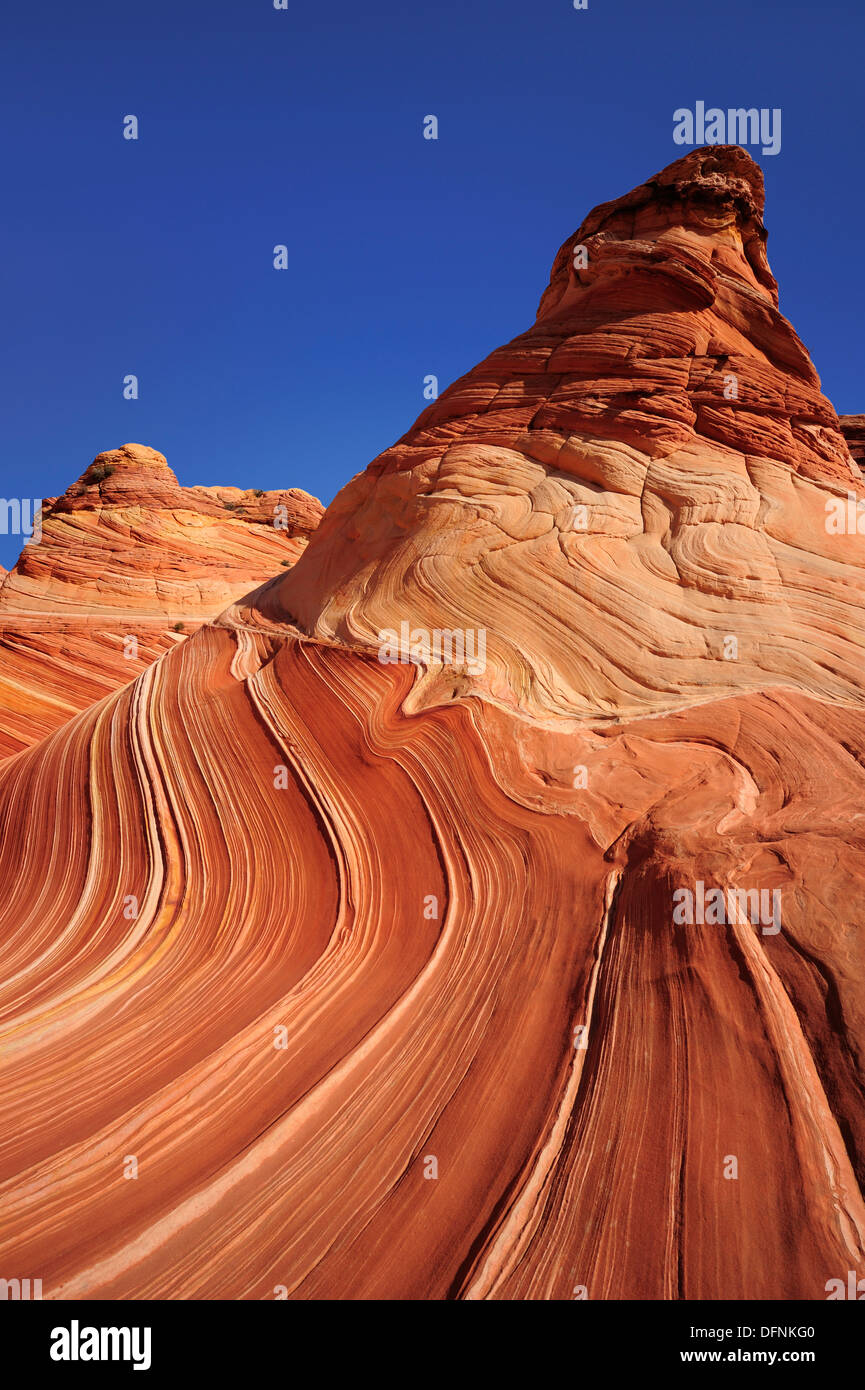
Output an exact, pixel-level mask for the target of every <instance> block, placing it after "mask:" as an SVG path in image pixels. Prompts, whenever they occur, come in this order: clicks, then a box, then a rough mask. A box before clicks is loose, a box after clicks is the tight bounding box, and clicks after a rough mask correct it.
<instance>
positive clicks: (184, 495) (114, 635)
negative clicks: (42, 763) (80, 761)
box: [0, 444, 323, 756]
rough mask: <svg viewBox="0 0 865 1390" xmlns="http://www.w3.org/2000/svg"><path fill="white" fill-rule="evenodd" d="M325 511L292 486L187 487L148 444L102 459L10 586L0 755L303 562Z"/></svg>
mask: <svg viewBox="0 0 865 1390" xmlns="http://www.w3.org/2000/svg"><path fill="white" fill-rule="evenodd" d="M322 512H323V508H322V506H321V504H320V502H318V500H317V499H316V498H314V497H310V496H309V495H308V494H307V493H305V492H301V491H300V490H299V489H294V488H293V489H289V490H287V491H277V492H264V491H261V490H246V491H242V490H241V489H240V488H233V487H190V488H183V487H181V486H180V484H179V483H178V481H177V478H176V477H175V475H174V473H173V472H172V470H171V469H170V468H169V467H168V464H167V462H166V460H165V458H164V457H163V455H162V454H160V453H158V452H157V450H155V449H151V448H148V447H147V446H145V445H141V444H124V445H123V446H122V448H120V449H113V450H110V451H108V452H106V453H103V454H99V455H98V456H97V457H96V458H95V459H94V461H93V463H92V464H91V465H90V467H89V468H88V469H86V471H85V472H84V473H83V474H82V475H81V477H80V478H79V479H78V481H77V482H76V483H73V484H72V486H71V487H69V488H68V489H67V491H66V492H65V493H64V495H63V496H62V497H59V498H46V499H45V500H44V501H43V505H42V531H41V537H40V538H39V539H38V541H37V539H36V537H35V536H34V538H33V539H32V540H31V541H29V542H28V543H27V544H25V545H24V548H23V550H22V552H21V556H20V558H19V560H18V562H17V564H16V565H15V566H14V567H13V569H11V570H10V571H9V572H8V574H5V572H4V577H3V580H2V584H0V756H5V755H8V754H9V753H14V752H17V751H19V749H21V748H22V747H26V746H27V745H29V744H30V743H33V742H34V741H36V740H38V739H39V738H43V737H44V736H45V734H46V733H48V732H49V731H50V730H51V729H53V728H56V727H57V725H58V724H59V723H63V722H65V720H67V719H69V718H70V717H71V716H72V715H73V714H75V713H77V712H78V711H79V710H81V709H84V708H86V707H87V706H88V705H90V704H92V703H93V701H94V700H98V699H101V698H102V697H103V696H105V695H106V694H108V693H109V692H110V691H112V690H115V689H116V688H117V686H118V685H120V684H124V683H125V682H127V681H129V680H131V679H133V678H134V677H135V676H136V675H137V674H138V673H139V672H140V671H141V670H143V669H144V667H145V666H146V665H148V664H149V663H150V662H151V661H153V660H154V659H155V658H156V657H157V656H159V655H160V654H161V653H162V652H164V651H166V650H168V649H170V648H171V647H172V646H173V645H175V643H177V642H179V641H183V640H184V636H185V635H188V633H189V632H190V631H194V629H195V628H196V627H197V626H198V625H199V624H200V623H201V622H203V621H204V620H205V619H207V618H212V617H214V616H215V615H216V614H218V613H219V612H220V611H221V610H222V609H224V608H225V607H226V605H227V604H229V603H230V602H231V601H232V600H233V599H236V598H237V597H238V596H239V595H241V594H244V593H247V592H248V591H249V590H250V589H254V588H256V587H257V586H258V585H260V584H261V583H262V582H263V581H264V580H266V579H268V578H270V577H271V576H272V575H274V574H275V573H278V572H280V570H281V568H282V567H284V566H286V565H290V564H293V563H294V562H295V561H296V559H297V557H298V556H299V555H300V554H301V552H302V550H303V548H304V546H305V545H306V543H307V540H308V537H309V535H310V534H311V532H312V531H313V530H314V528H315V526H316V525H317V524H318V520H319V518H320V517H321V515H322Z"/></svg>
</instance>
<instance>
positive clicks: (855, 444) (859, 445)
mask: <svg viewBox="0 0 865 1390" xmlns="http://www.w3.org/2000/svg"><path fill="white" fill-rule="evenodd" d="M838 418H839V420H840V421H841V430H842V432H843V434H844V438H845V439H846V440H847V447H848V448H849V450H850V453H851V454H852V455H853V457H854V459H855V460H856V464H857V467H858V468H859V469H860V470H862V471H865V415H840V416H839V417H838Z"/></svg>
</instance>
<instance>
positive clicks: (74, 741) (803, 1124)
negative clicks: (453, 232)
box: [0, 147, 865, 1300]
mask: <svg viewBox="0 0 865 1390" xmlns="http://www.w3.org/2000/svg"><path fill="white" fill-rule="evenodd" d="M762 212H763V191H762V180H761V177H760V174H759V171H758V169H757V167H756V166H755V165H754V164H753V162H752V161H751V160H750V158H749V157H748V156H747V155H746V154H745V153H743V151H741V150H739V149H737V148H732V147H712V148H711V149H709V150H697V151H695V152H694V153H692V154H689V155H688V156H686V158H684V159H682V160H679V161H678V162H677V163H676V164H674V165H672V166H671V167H670V168H669V169H666V170H664V171H663V173H661V174H659V175H657V176H656V177H655V178H654V179H652V180H650V181H649V182H648V183H647V184H645V185H644V186H642V187H641V188H639V189H636V190H634V192H632V193H630V194H628V195H627V196H626V197H625V198H622V199H619V200H618V201H617V202H615V203H609V204H606V205H604V206H603V207H601V208H598V209H596V210H595V212H593V213H592V214H590V216H589V217H588V218H587V219H586V221H585V222H584V223H583V225H582V227H581V228H580V229H579V231H578V233H577V234H576V235H575V236H574V237H571V238H569V239H568V241H567V242H566V243H565V245H564V247H563V248H562V250H561V252H560V253H559V255H558V257H557V258H556V261H555V264H554V267H553V275H552V278H551V282H550V286H549V288H548V290H547V291H546V292H545V294H544V296H543V298H542V300H541V307H540V311H539V315H538V319H537V322H536V323H535V325H534V326H533V327H532V328H530V329H529V330H528V331H527V332H526V333H524V334H523V335H521V336H520V337H518V338H517V339H515V340H514V341H513V342H512V343H510V344H509V345H508V346H507V347H504V348H500V349H498V350H497V351H496V352H494V353H493V354H492V355H491V356H490V357H489V358H488V359H487V360H486V361H485V362H483V363H482V364H481V365H480V366H479V367H477V368H476V369H474V370H473V371H472V372H470V373H468V375H467V376H466V377H464V378H463V379H462V380H461V381H458V382H457V383H455V384H454V385H453V386H452V387H451V388H450V389H449V390H448V391H447V392H445V393H444V395H443V396H442V397H441V398H440V399H439V400H438V401H436V402H435V403H434V404H433V405H432V406H430V408H429V409H428V410H427V411H425V412H424V414H423V415H422V416H421V418H420V420H419V421H418V422H417V424H416V425H415V426H414V428H413V429H412V430H410V431H409V433H408V434H407V435H406V436H405V438H404V439H403V440H401V441H400V443H399V444H397V445H396V446H394V447H393V448H392V449H390V450H387V451H386V452H385V453H384V454H383V455H382V456H381V457H380V458H379V459H377V460H376V461H375V462H374V463H373V464H372V465H371V466H370V467H369V468H368V469H367V471H366V472H365V473H364V474H362V475H360V476H359V477H357V478H355V479H354V480H353V481H352V482H351V483H349V484H348V486H347V487H346V488H345V489H344V490H343V492H342V493H341V494H340V496H339V497H338V498H337V499H336V500H335V501H334V502H333V504H332V505H331V507H330V508H329V509H328V511H327V513H326V515H325V518H324V520H323V522H322V524H321V526H320V527H319V528H318V530H317V531H316V532H315V534H314V536H313V538H312V540H311V541H310V544H309V546H308V547H307V549H306V550H305V552H304V554H303V555H302V556H301V558H300V560H299V561H298V563H297V565H296V566H295V567H294V568H293V569H292V570H290V571H289V572H288V574H287V575H285V576H282V577H280V576H277V577H275V578H274V579H272V580H271V581H270V582H269V583H268V584H266V585H264V586H263V587H262V588H261V589H260V590H258V591H257V592H256V593H254V594H251V595H249V596H248V597H247V598H246V599H244V600H242V601H240V602H238V603H235V604H234V605H233V606H232V607H230V608H229V609H228V610H227V611H226V612H225V614H224V615H223V616H222V617H221V618H220V619H219V620H218V621H216V622H213V623H210V624H208V625H205V626H204V627H203V628H202V629H201V630H200V631H198V632H197V633H196V634H195V636H193V637H192V638H191V639H190V640H189V641H187V642H185V643H183V644H182V645H181V646H180V647H178V648H177V649H176V650H174V651H171V652H170V653H168V654H167V655H166V656H164V657H163V658H162V659H161V660H160V661H158V662H156V663H155V664H154V665H152V666H151V667H149V668H148V669H147V670H146V671H145V672H144V673H143V674H142V675H141V676H140V677H139V678H138V680H136V682H135V683H134V684H133V685H131V686H128V687H126V688H125V689H123V690H121V691H119V692H118V693H117V694H115V695H114V696H113V697H112V698H111V699H109V700H106V701H104V702H102V703H101V704H100V705H98V706H96V707H94V708H92V709H89V710H87V711H86V712H83V713H82V714H81V715H79V716H78V717H77V718H76V719H74V720H73V721H72V722H71V723H70V724H68V725H67V726H66V727H65V728H64V729H62V730H59V731H58V732H56V733H54V734H53V735H52V736H51V737H50V738H48V739H47V740H45V742H43V743H42V744H41V745H40V746H39V747H37V748H33V749H31V750H29V751H28V752H25V753H23V754H22V755H21V756H20V757H18V758H16V759H14V760H12V761H11V762H10V763H8V764H7V765H6V766H5V768H4V769H3V772H2V775H0V823H2V826H3V830H4V834H3V838H2V848H0V875H2V881H3V883H4V887H5V894H4V902H3V906H2V920H0V957H2V959H0V973H2V979H3V981H4V983H3V986H2V989H0V1026H2V1029H3V1035H4V1036H3V1040H2V1041H3V1046H2V1048H0V1134H2V1136H3V1138H2V1141H0V1223H2V1236H0V1263H2V1265H3V1267H4V1268H5V1267H6V1266H8V1267H9V1268H10V1269H11V1268H12V1267H13V1266H14V1268H15V1269H16V1270H19V1271H21V1272H22V1274H24V1273H31V1274H33V1275H37V1274H38V1275H39V1276H41V1277H42V1278H43V1281H44V1286H45V1296H46V1297H54V1298H79V1297H83V1298H126V1297H137V1298H250V1299H269V1298H273V1297H286V1296H287V1297H289V1298H293V1299H310V1298H312V1299H316V1298H340V1299H344V1298H349V1299H366V1298H400V1299H405V1298H416V1299H444V1298H458V1299H526V1298H527V1299H571V1298H573V1297H575V1296H583V1294H585V1295H586V1296H588V1297H589V1298H593V1299H598V1298H602V1299H603V1298H631V1299H634V1298H668V1299H679V1298H686V1299H711V1298H733V1299H744V1298H766V1299H768V1298H781V1299H821V1300H822V1299H825V1297H826V1287H827V1283H828V1281H830V1280H833V1279H836V1278H839V1279H842V1280H843V1279H846V1277H847V1271H848V1270H854V1271H855V1272H856V1274H857V1276H858V1277H861V1276H862V1275H863V1274H865V1269H863V1265H865V1256H863V1238H865V1205H863V1200H862V1194H861V1184H862V1182H863V1178H865V1119H863V1108H862V1104H861V1080H862V1065H863V1064H862V1056H863V1048H865V1006H863V991H862V983H863V977H865V955H863V940H865V936H863V932H862V931H861V928H860V921H861V917H862V911H863V909H862V906H861V904H862V892H861V886H862V882H863V876H865V836H863V834H862V833H860V827H859V821H860V818H861V816H860V807H861V804H862V800H863V795H865V715H863V710H862V696H863V689H865V659H863V658H865V652H863V638H862V627H861V611H862V600H863V592H862V591H863V567H865V538H863V537H860V536H859V535H858V533H857V530H856V528H855V526H854V527H853V529H852V532H851V533H850V534H846V533H844V532H843V531H842V530H840V529H839V528H838V527H837V526H836V528H835V529H834V530H833V529H832V528H831V526H829V525H828V524H827V523H828V522H829V521H830V520H831V519H832V518H833V517H835V519H836V520H837V515H838V504H839V503H840V505H841V510H842V512H843V510H844V507H845V506H846V503H847V494H848V492H849V491H850V490H854V491H855V490H857V489H858V488H859V475H858V471H857V470H856V468H855V465H854V463H853V460H852V458H851V456H850V453H849V452H848V448H847V445H846V444H845V440H844V437H843V434H842V432H841V430H840V428H839V423H838V419H837V416H836V414H835V412H834V410H833V408H832V406H831V405H830V404H829V402H828V401H827V400H826V399H825V397H824V396H823V395H822V394H821V392H820V387H819V382H818V379H817V376H816V373H815V371H814V369H813V367H812V365H811V363H810V361H809V359H808V356H807V353H806V352H805V350H804V348H803V347H802V345H801V343H800V342H799V340H798V338H797V337H796V335H795V333H794V331H793V329H792V328H791V327H790V325H789V324H788V323H787V322H786V320H785V319H784V318H783V317H782V316H781V314H780V313H779V310H778V305H777V293H776V288H775V282H774V280H773V279H772V276H771V272H770V271H769V269H768V265H767V262H766V257H765V231H764V228H763V224H762ZM575 247H576V248H580V247H583V248H585V256H583V254H582V253H579V254H576V255H575ZM580 508H584V509H585V510H584V511H581V510H580ZM403 623H406V624H407V625H408V629H409V632H410V634H413V636H412V637H411V641H412V643H413V648H414V654H415V658H416V664H415V663H412V662H409V661H401V662H396V663H386V662H382V661H381V660H379V659H378V658H379V656H380V655H381V652H382V650H383V649H385V647H386V644H387V643H388V642H389V641H390V638H389V637H388V635H387V634H388V632H394V633H401V632H402V624H403ZM445 629H446V630H449V632H450V635H451V637H453V630H455V629H470V630H472V631H475V630H477V629H483V630H484V631H485V633H486V647H485V662H479V661H477V660H475V661H474V662H472V661H471V660H469V659H468V656H464V659H462V660H459V659H454V658H453V654H451V658H450V659H448V660H445V661H438V662H437V661H435V660H433V659H432V657H431V656H430V655H429V654H428V655H427V657H424V656H423V654H422V652H421V649H422V647H423V643H424V640H427V639H430V633H431V632H432V631H433V630H437V631H439V632H441V630H445ZM424 633H426V634H427V639H424V637H423V634H424ZM463 638H464V639H466V641H467V635H466V634H465V633H463ZM451 645H452V646H453V643H451ZM478 650H479V648H478V646H477V645H475V646H474V647H473V649H472V654H473V655H474V656H475V657H477V654H478ZM22 847H23V848H22ZM698 884H699V885H704V884H705V885H707V886H708V891H709V892H712V893H715V892H718V891H721V892H723V894H724V897H723V898H722V901H723V902H724V904H726V903H728V902H731V904H732V905H731V906H730V908H729V912H728V918H727V920H725V921H721V922H720V923H719V922H718V921H717V920H710V919H709V918H708V916H705V915H704V913H703V910H702V905H703V896H702V894H703V889H702V887H700V888H699V890H698ZM754 890H756V891H757V893H758V895H759V893H760V892H762V893H764V894H765V895H766V896H767V898H768V899H769V901H771V902H772V904H773V913H772V914H769V915H768V916H765V917H762V916H757V917H754V916H753V913H752V911H751V906H750V903H751V900H750V899H748V900H746V899H745V898H744V894H745V893H747V892H748V891H754ZM681 894H691V901H692V903H693V901H694V900H695V899H696V898H697V897H698V896H699V898H700V903H701V908H700V911H699V913H698V914H697V915H696V917H694V916H693V915H692V918H691V921H690V922H689V921H687V920H683V919H682V918H677V916H676V911H675V909H674V904H676V902H677V895H681ZM740 894H742V895H743V896H742V897H740V896H739V895H740ZM776 894H777V895H778V899H777V901H778V902H780V905H781V906H780V912H779V913H777V914H776V913H774V904H775V902H776V898H775V895H776ZM678 901H679V902H681V901H682V899H681V897H679V898H678ZM744 901H747V902H748V910H747V911H745V909H744V908H743V907H742V903H743V902H744ZM758 901H759V896H758ZM133 1161H134V1164H135V1165H137V1177H135V1178H134V1179H132V1178H131V1177H130V1173H131V1171H132V1169H131V1165H132V1164H133ZM124 1174H126V1176H124Z"/></svg>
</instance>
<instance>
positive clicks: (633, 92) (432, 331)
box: [0, 0, 865, 566]
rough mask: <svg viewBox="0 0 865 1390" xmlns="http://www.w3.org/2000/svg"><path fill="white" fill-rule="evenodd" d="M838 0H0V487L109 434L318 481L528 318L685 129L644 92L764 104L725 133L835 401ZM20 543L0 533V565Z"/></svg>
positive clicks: (218, 462) (857, 212)
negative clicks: (280, 3)
mask: <svg viewBox="0 0 865 1390" xmlns="http://www.w3.org/2000/svg"><path fill="white" fill-rule="evenodd" d="M16 10H17V11H18V14H17V15H16V13H15V12H16ZM863 16H865V10H863V6H862V0H845V3H843V4H814V3H808V4H802V3H796V0H783V2H782V0H726V3H724V4H711V3H704V2H703V0H693V2H692V3H690V4H682V3H681V0H642V3H638V0H589V8H588V9H587V10H586V11H580V12H578V11H575V10H574V9H573V4H572V0H436V3H423V0H371V3H359V2H358V0H315V3H303V0H289V9H288V10H287V11H277V10H274V8H273V0H210V3H204V2H203V0H195V2H194V3H193V2H192V0H153V2H152V3H141V4H137V5H134V4H121V3H118V0H110V3H109V0H101V2H100V3H94V0H81V3H77V4H70V3H68V0H66V2H65V3H60V2H59V0H41V2H40V3H38V4H33V3H27V4H25V3H24V0H17V3H16V0H11V3H7V4H6V6H5V14H4V16H3V17H2V19H0V36H2V40H3V42H2V44H0V129H2V144H3V150H2V167H3V196H2V213H0V237H2V256H0V275H2V290H3V305H4V311H5V312H4V315H3V318H4V322H3V328H2V344H3V346H2V357H3V360H2V386H3V390H2V432H0V495H2V496H4V497H12V496H22V495H23V496H27V497H30V496H40V497H41V496H48V495H53V494H55V493H58V492H62V491H63V490H65V488H66V487H67V486H68V485H69V483H70V482H72V481H73V480H74V479H75V478H77V477H78V476H79V475H80V473H81V472H82V471H83V470H84V468H86V466H87V465H88V464H89V463H90V461H91V460H92V458H93V457H94V455H95V454H97V453H99V452H101V451H102V450H104V449H110V448H114V447H116V446H117V445H119V444H122V443H125V442H126V441H127V440H135V441H137V442H140V443H144V444H150V445H153V446H154V447H156V448H158V449H160V450H162V452H163V453H164V454H165V455H166V456H167V458H168V461H169V463H170V464H171V466H172V467H173V468H174V470H175V472H176V473H177V475H178V477H179V478H180V481H181V482H182V483H234V484H237V485H239V486H247V487H262V488H276V487H284V486H300V487H304V488H306V489H308V490H309V491H310V492H313V493H316V494H317V495H318V496H319V497H321V498H322V500H323V501H324V502H328V501H329V500H330V499H331V497H332V496H333V495H334V493H335V492H336V491H338V489H339V488H340V487H341V486H342V484H343V483H344V482H346V481H347V480H348V479H349V478H350V477H351V476H352V475H353V474H354V473H356V472H358V471H359V470H361V469H363V468H364V467H365V466H366V464H367V463H368V462H369V461H370V459H372V458H373V457H374V456H375V455H376V454H377V453H379V452H380V451H381V450H382V449H383V448H385V447H386V446H387V445H389V444H390V443H392V442H393V441H394V440H395V439H397V438H398V437H399V436H400V435H401V434H402V433H403V432H404V431H405V430H406V429H407V428H408V426H409V425H410V424H411V422H412V421H413V419H414V418H415V416H416V415H417V414H418V413H419V412H420V410H421V409H422V408H423V407H424V405H425V402H424V400H423V396H422V382H423V377H424V376H425V375H426V374H427V373H435V374H436V375H437V376H438V378H439V382H440V386H441V388H442V389H443V388H444V386H445V385H447V384H448V383H449V382H451V381H453V380H454V378H455V377H457V376H459V375H460V374H461V373H462V372H464V371H466V370H467V369H468V368H469V367H471V366H472V365H473V364H474V363H475V362H476V361H478V360H479V359H480V358H482V357H483V356H485V355H486V353H487V352H489V351H490V350H491V349H492V348H494V347H496V346H497V345H498V344H499V343H502V342H505V341H507V340H508V339H509V338H511V337H513V336H515V335H516V334H517V333H519V332H522V331H523V329H525V328H526V327H528V325H529V324H530V323H531V321H532V319H533V317H534V313H535V309H536V307H537V302H538V299H539V297H540V294H541V291H542V289H543V288H544V286H545V284H546V281H547V276H548V273H549V268H550V264H551V262H552V258H553V255H554V253H555V251H556V250H557V248H558V246H559V245H560V243H561V242H562V241H563V240H564V239H565V237H566V236H568V235H569V234H570V233H571V232H572V231H573V230H574V229H575V228H576V226H577V225H578V223H579V222H580V221H581V219H582V217H583V216H584V214H585V213H586V212H587V211H588V210H589V208H591V207H592V206H593V205H594V204H596V203H599V202H602V201H604V200H606V199H608V198H613V197H617V196H618V195H620V194H621V193H624V192H626V191H627V190H628V189H629V188H631V187H633V186H634V185H635V184H637V183H640V182H641V181H642V180H643V179H645V178H646V177H647V176H649V175H650V174H652V173H654V172H655V171H656V170H657V169H659V168H662V167H663V166H664V165H666V164H668V163H670V162H671V161H672V160H673V159H675V158H678V157H679V156H680V155H681V154H683V153H685V152H686V151H685V150H683V149H682V148H681V147H678V146H676V145H674V144H673V140H672V131H673V111H674V110H675V109H676V108H677V107H685V106H689V107H693V105H694V103H695V102H696V101H697V100H703V101H705V102H706V105H707V106H712V105H716V106H719V107H722V108H725V109H726V108H728V107H738V106H746V107H749V106H757V107H769V108H772V107H780V108H781V109H782V112H783V117H782V122H783V124H782V147H781V152H780V153H779V154H777V155H775V156H766V157H763V156H761V155H760V153H759V151H752V153H754V154H755V157H756V158H757V159H758V160H759V162H760V163H761V164H762V166H763V169H764V172H765V175H766V183H767V199H768V206H767V224H768V226H769V233H770V236H769V257H770V261H771V264H772V267H773V270H774V272H775V274H776V276H777V277H778V279H779V281H780V285H781V296H782V297H781V308H782V310H783V311H784V312H785V313H786V314H787V315H788V317H789V318H791V319H792V321H793V323H794V325H795V326H796V328H797V330H798V332H799V333H800V336H801V337H802V338H803V340H804V341H805V343H806V345H807V346H808V348H809V350H810V351H811V354H812V357H813V359H814V361H815V364H816V367H817V370H818V372H819V373H820V375H821V377H822V380H823V385H824V389H825V390H826V392H827V394H828V395H829V397H830V398H831V399H832V401H833V402H834V404H835V406H836V407H837V409H838V410H839V411H841V412H854V411H856V412H858V411H865V361H863V357H865V353H863V329H862V324H863V321H865V291H863V276H862V227H863V224H865V176H863V166H862V150H863V144H865V142H863V124H865V117H863V100H862V89H863V79H862V66H863V52H865V43H863V39H865V17H863ZM127 114H135V115H137V116H138V118H139V121H140V138H139V139H138V141H137V142H133V141H126V140H124V139H123V138H122V118H123V116H125V115H127ZM427 114H435V115H437V116H438V118H439V122H440V130H439V139H438V141H427V140H424V139H423V138H422V121H423V118H424V116H425V115H427ZM277 243H284V244H285V245H287V246H288V249H289V257H290V266H289V269H288V270H286V271H281V272H280V271H275V270H274V269H273V267H272V248H273V246H274V245H275V244H277ZM130 372H133V373H135V374H137V375H138V377H139V380H140V398H139V399H138V400H137V401H124V400H123V398H122V380H123V377H124V376H125V375H126V374H127V373H130ZM19 549H20V540H19V539H18V538H13V537H3V536H0V562H2V563H3V564H5V565H7V566H8V565H10V564H12V563H13V562H14V560H15V558H16V556H17V553H18V551H19Z"/></svg>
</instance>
